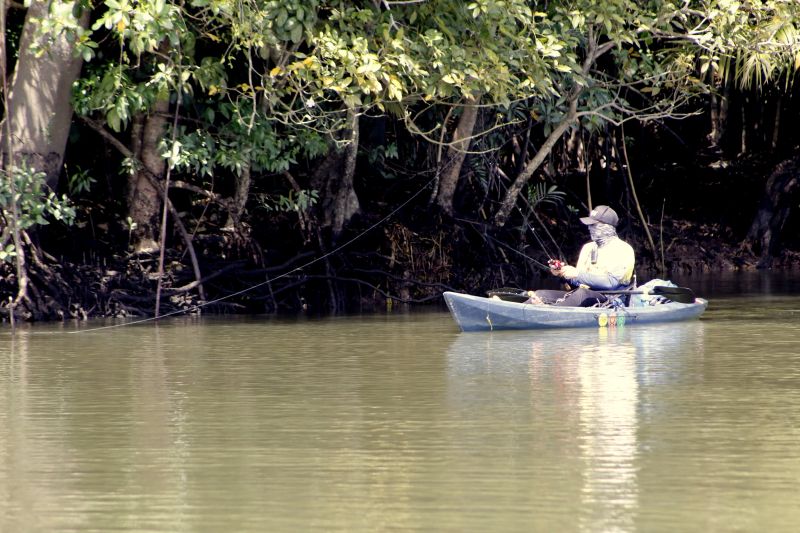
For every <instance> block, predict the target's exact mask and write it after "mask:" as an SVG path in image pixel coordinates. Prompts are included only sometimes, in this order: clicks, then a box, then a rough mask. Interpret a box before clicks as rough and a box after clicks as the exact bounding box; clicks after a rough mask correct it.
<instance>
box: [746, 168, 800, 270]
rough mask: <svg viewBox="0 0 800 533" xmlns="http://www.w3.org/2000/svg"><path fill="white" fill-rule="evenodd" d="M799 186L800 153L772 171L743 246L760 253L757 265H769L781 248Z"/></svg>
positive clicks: (766, 266)
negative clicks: (783, 233) (781, 236)
mask: <svg viewBox="0 0 800 533" xmlns="http://www.w3.org/2000/svg"><path fill="white" fill-rule="evenodd" d="M798 190H800V156H798V157H794V158H792V159H787V160H786V161H783V162H781V163H780V164H778V166H777V167H775V170H773V171H772V174H771V175H770V177H769V179H768V180H767V184H766V187H765V189H764V195H763V196H762V197H761V202H760V205H759V208H758V212H757V213H756V216H755V218H754V219H753V223H752V224H751V225H750V231H748V233H747V238H746V241H745V243H744V247H745V248H748V249H749V250H750V251H752V252H753V253H754V254H756V255H758V256H759V262H758V267H759V268H768V267H769V266H771V264H772V258H773V257H774V256H776V255H777V254H778V252H779V251H780V234H781V231H782V229H783V226H784V224H786V220H787V219H788V218H789V214H790V213H791V208H792V206H793V205H795V204H796V203H797V202H796V201H795V194H796V193H797V192H798Z"/></svg>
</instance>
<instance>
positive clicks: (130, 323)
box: [68, 176, 438, 334]
mask: <svg viewBox="0 0 800 533" xmlns="http://www.w3.org/2000/svg"><path fill="white" fill-rule="evenodd" d="M437 177H438V176H434V177H433V178H431V180H430V181H429V182H428V183H426V184H425V185H423V186H422V188H421V189H419V190H418V191H417V192H415V193H414V194H412V195H411V196H410V197H408V199H406V201H404V202H403V203H402V204H400V205H399V206H397V207H396V208H395V209H394V210H393V211H392V212H391V213H389V214H388V215H386V216H385V217H383V218H382V219H380V220H379V221H378V222H376V223H374V224H373V225H371V226H370V227H368V228H367V229H365V230H364V231H362V232H361V233H359V234H358V235H356V236H355V237H353V238H352V239H350V240H349V241H347V242H345V243H344V244H340V245H339V246H337V247H336V248H334V249H333V250H331V251H330V252H328V253H326V254H323V255H321V256H319V257H317V258H316V259H312V260H311V261H309V262H308V263H305V264H303V265H301V266H299V267H296V268H294V269H292V270H289V271H288V272H284V273H283V274H280V275H279V276H275V277H274V278H270V279H268V280H266V281H262V282H260V283H256V284H255V285H252V286H250V287H247V288H246V289H242V290H240V291H237V292H233V293H231V294H226V295H225V296H221V297H219V298H216V299H214V300H211V301H209V302H203V303H201V304H196V305H194V306H192V307H190V308H189V309H178V310H175V311H171V312H169V313H164V314H163V315H159V316H157V317H156V316H152V317H147V318H143V319H141V320H134V321H132V322H125V323H122V324H112V325H110V326H101V327H98V328H91V329H83V330H79V331H70V332H68V333H70V334H73V333H92V332H95V331H102V330H107V329H114V328H121V327H124V326H134V325H137V324H144V323H146V322H154V321H156V320H159V319H162V318H167V317H170V316H174V315H182V314H185V313H191V312H192V311H196V310H198V309H201V308H203V307H206V306H209V305H213V304H216V303H219V302H222V301H224V300H227V299H229V298H233V297H235V296H240V295H242V294H244V293H246V292H249V291H252V290H254V289H257V288H259V287H263V286H264V285H267V284H268V283H272V282H274V281H277V280H279V279H281V278H285V277H287V276H290V275H291V274H294V273H295V272H297V271H299V270H303V269H304V268H308V267H310V266H311V265H313V264H315V263H319V262H320V261H322V260H323V259H326V258H328V257H330V256H332V255H334V254H336V253H339V252H340V251H341V250H343V249H344V248H346V247H348V246H350V245H351V244H353V243H354V242H355V241H357V240H358V239H360V238H361V237H363V236H364V235H366V234H367V233H369V232H370V231H372V230H374V229H375V228H377V227H378V226H380V225H382V224H383V223H384V222H386V221H387V220H389V219H390V218H392V217H393V216H394V215H395V214H397V212H398V211H400V210H401V209H403V208H404V207H405V206H407V205H408V204H409V203H411V201H412V200H414V199H415V198H416V197H417V196H419V195H420V194H422V191H424V190H425V189H427V188H428V187H430V186H431V184H432V183H433V182H434V181H435V180H436V179H437Z"/></svg>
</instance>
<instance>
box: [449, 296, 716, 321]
mask: <svg viewBox="0 0 800 533" xmlns="http://www.w3.org/2000/svg"><path fill="white" fill-rule="evenodd" d="M444 301H445V302H446V303H447V307H448V309H450V313H451V314H452V315H453V318H454V319H455V321H456V323H457V324H458V326H459V327H460V328H461V330H462V331H493V330H502V329H546V328H581V327H584V328H585V327H614V326H621V325H633V324H654V323H659V322H675V321H679V320H690V319H693V318H697V317H699V316H700V315H702V314H703V312H704V311H705V310H706V307H708V301H707V300H704V299H703V298H696V299H695V301H694V303H691V304H682V303H676V302H669V303H663V304H658V305H650V306H645V307H623V308H619V309H617V310H613V309H608V308H599V307H557V306H553V305H532V304H523V303H516V302H508V301H505V300H498V299H494V298H483V297H481V296H473V295H470V294H462V293H457V292H445V293H444Z"/></svg>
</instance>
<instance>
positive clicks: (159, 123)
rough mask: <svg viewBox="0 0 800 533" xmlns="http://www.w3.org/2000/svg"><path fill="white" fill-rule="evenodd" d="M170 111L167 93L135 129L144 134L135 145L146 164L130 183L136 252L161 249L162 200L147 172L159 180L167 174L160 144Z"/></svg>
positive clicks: (130, 212) (149, 251)
mask: <svg viewBox="0 0 800 533" xmlns="http://www.w3.org/2000/svg"><path fill="white" fill-rule="evenodd" d="M168 112H169V99H168V97H167V96H166V95H164V96H162V97H161V98H159V99H158V100H157V101H156V103H155V105H154V106H153V109H152V111H151V113H150V114H149V115H147V116H145V117H143V118H139V119H138V120H140V121H142V125H141V127H138V128H137V127H136V126H134V128H133V131H134V132H136V131H137V130H138V131H141V137H140V138H139V139H134V141H133V145H134V146H137V145H138V146H140V147H141V148H140V153H139V154H137V155H138V157H139V159H140V160H141V161H142V164H143V165H144V167H145V168H143V169H140V170H138V171H137V172H134V173H133V174H132V175H131V176H130V179H129V182H128V186H129V190H128V216H129V217H130V218H131V220H132V221H133V222H134V223H135V224H136V227H135V228H134V230H133V232H132V235H133V249H134V252H135V253H152V252H154V251H156V250H158V243H157V242H156V235H157V228H158V214H159V206H160V205H161V199H160V198H159V195H158V190H157V189H156V188H155V187H154V186H153V184H152V183H150V179H149V177H148V175H147V173H148V172H149V173H150V174H151V175H152V176H156V177H157V178H158V179H160V178H162V177H163V175H164V169H165V161H164V158H163V157H161V154H160V153H159V151H158V145H159V143H160V142H161V139H162V137H163V136H164V134H165V132H166V125H167V116H166V115H167V113H168ZM134 153H136V152H134Z"/></svg>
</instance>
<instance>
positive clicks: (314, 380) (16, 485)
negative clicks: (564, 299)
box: [0, 274, 800, 533]
mask: <svg viewBox="0 0 800 533" xmlns="http://www.w3.org/2000/svg"><path fill="white" fill-rule="evenodd" d="M799 282H800V280H795V281H793V280H789V279H785V278H776V277H770V276H767V275H762V274H756V275H749V276H740V277H732V278H728V279H727V280H714V281H711V280H695V281H694V286H695V287H696V288H698V293H699V294H700V295H702V296H706V297H708V298H709V299H710V301H711V305H710V307H709V310H708V311H707V312H706V314H705V315H704V316H703V318H702V319H701V320H696V321H691V322H684V323H677V324H670V325H656V326H635V325H634V326H627V327H622V328H617V329H593V328H591V329H585V330H581V329H573V330H560V331H545V332H494V333H460V332H459V331H458V330H457V328H456V326H455V323H454V322H453V321H452V319H451V318H450V316H449V315H448V314H447V312H446V311H445V310H444V308H443V307H442V308H434V309H431V308H427V309H424V310H421V311H419V310H415V311H412V312H407V313H399V312H394V313H390V314H382V315H371V316H358V317H334V318H325V319H307V318H304V319H292V320H286V319H275V318H268V317H264V318H262V317H251V318H247V319H221V318H176V319H168V320H166V321H164V322H162V323H159V324H158V325H154V324H153V323H145V324H139V325H132V326H126V327H117V328H112V329H104V330H99V331H97V330H94V331H89V330H92V329H93V328H97V327H99V326H102V325H104V324H105V325H109V324H113V323H111V322H107V323H103V322H91V323H88V324H87V323H67V324H63V325H62V324H58V325H36V326H33V327H31V326H23V327H21V328H19V329H18V330H17V333H16V335H15V336H14V337H13V338H12V336H11V334H10V331H9V330H8V326H7V325H3V326H2V327H3V329H0V531H1V532H3V533H16V532H40V531H41V532H51V531H57V532H68V531H75V532H109V531H119V532H133V531H136V532H283V531H286V532H295V531H325V532H345V531H346V532H360V531H364V532H367V531H369V532H374V531H437V532H439V531H454V532H462V531H480V532H488V531H520V532H530V531H546V532H551V531H552V532H555V531H558V532H561V531H566V532H569V531H590V532H595V531H597V532H608V531H622V532H626V531H646V532H652V531H664V532H676V531H681V532H691V531H698V532H709V531H721V532H722V531H724V532H729V531H747V532H750V531H770V532H780V531H787V532H788V531H797V530H798V528H799V527H800V297H798V294H800V292H798V291H800V283H799Z"/></svg>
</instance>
